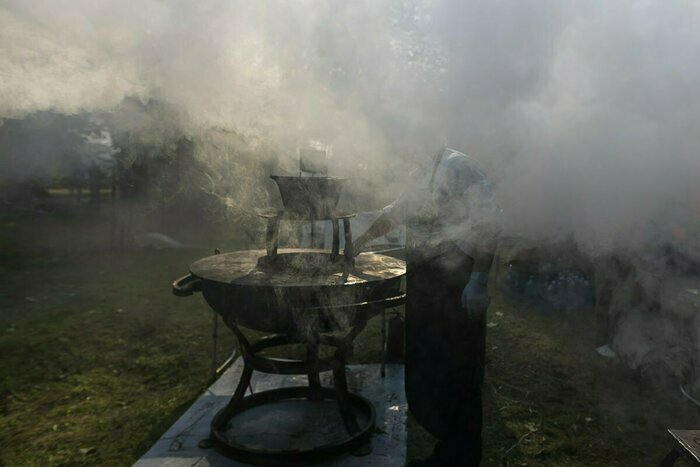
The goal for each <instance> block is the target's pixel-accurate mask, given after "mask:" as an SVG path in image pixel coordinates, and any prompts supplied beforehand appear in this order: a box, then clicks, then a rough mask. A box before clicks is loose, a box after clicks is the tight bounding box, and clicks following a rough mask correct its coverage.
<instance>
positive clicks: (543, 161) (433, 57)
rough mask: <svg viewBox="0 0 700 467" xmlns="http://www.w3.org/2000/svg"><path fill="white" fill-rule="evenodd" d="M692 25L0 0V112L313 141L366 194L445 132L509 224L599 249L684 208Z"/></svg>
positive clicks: (338, 5)
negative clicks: (488, 184)
mask: <svg viewBox="0 0 700 467" xmlns="http://www.w3.org/2000/svg"><path fill="white" fill-rule="evenodd" d="M699 19H700V8H699V7H698V6H697V5H696V4H695V3H694V2H692V1H682V0H671V1H648V2H633V1H622V2H615V3H614V4H607V3H606V4H605V5H602V4H600V3H599V2H586V1H582V2H573V1H546V0H545V1H541V0H538V1H534V0H531V1H515V0H512V1H499V2H491V1H485V0H471V1H437V0H436V1H429V0H415V1H398V0H383V1H376V0H361V1H356V2H345V1H339V0H335V1H315V0H299V1H293V2H289V1H280V0H278V1H266V2H248V1H242V0H241V1H230V0H226V1H218V0H212V1H205V2H194V3H193V2H177V1H174V2H161V1H154V0H151V1H139V2H135V1H134V2H130V1H102V2H93V1H87V0H74V1H70V2H67V1H61V2H48V3H47V2H40V1H32V0H21V1H19V0H17V1H7V0H6V1H3V2H2V3H0V31H1V32H0V34H1V36H0V37H1V40H0V70H2V71H1V72H0V73H2V79H0V118H8V117H13V118H21V117H23V116H26V115H28V114H30V113H32V112H35V111H40V110H52V111H55V112H60V113H67V114H71V113H76V112H80V111H99V112H109V111H110V110H111V109H114V108H116V106H118V105H119V103H120V102H121V101H122V100H123V99H124V98H125V97H128V96H137V97H138V98H140V99H142V100H144V101H145V100H148V99H158V100H162V101H165V102H168V103H170V104H171V105H173V106H174V107H175V108H177V109H179V110H178V111H179V115H178V116H177V124H178V125H179V126H180V127H181V128H182V129H183V131H185V132H186V133H188V134H193V135H198V134H205V133H206V132H207V131H209V130H210V129H211V128H223V129H229V130H232V131H235V132H236V133H237V134H240V135H245V137H246V139H247V141H248V143H249V144H252V145H253V146H255V145H256V144H264V145H266V146H267V147H269V148H271V149H272V150H273V151H276V152H277V153H278V154H281V155H283V156H290V155H292V154H293V151H294V148H296V147H299V146H304V145H306V144H308V141H309V140H311V139H316V140H322V141H324V142H328V143H332V144H333V148H334V150H333V153H334V160H333V164H334V166H335V169H336V170H337V171H339V172H344V173H353V174H354V176H356V177H366V178H373V179H375V180H388V181H390V182H391V183H389V186H390V187H391V188H390V189H389V191H390V193H388V194H382V195H381V196H380V198H381V199H380V200H378V201H377V203H376V204H377V205H381V204H383V203H384V202H386V201H388V198H390V196H391V195H392V194H394V193H395V191H396V190H397V189H398V183H396V181H397V180H400V179H401V178H402V176H403V174H404V173H405V172H406V169H405V167H406V164H405V162H406V161H412V160H416V159H420V158H421V157H423V155H425V154H431V153H432V152H434V149H435V146H437V145H439V144H443V143H447V144H449V145H451V146H453V147H457V148H460V149H463V150H464V151H465V152H468V153H470V154H472V155H474V156H476V157H477V158H478V159H480V160H482V161H483V162H484V165H485V166H486V167H487V170H488V171H489V172H490V173H491V175H492V177H494V178H495V181H496V184H497V187H498V192H499V197H500V201H501V204H502V206H503V207H504V208H505V210H506V211H507V212H508V216H507V218H508V220H509V223H510V225H509V227H510V229H512V230H513V231H518V232H526V233H528V234H533V235H536V236H541V235H546V236H550V237H558V236H561V235H566V234H568V233H573V234H574V235H575V236H576V239H577V240H578V241H579V242H580V243H581V244H582V245H584V246H588V247H590V248H596V249H600V248H603V247H608V246H610V245H614V244H615V243H616V242H617V241H618V240H620V239H625V241H628V240H629V238H630V237H629V236H630V233H631V232H639V231H640V230H639V229H644V228H646V226H647V225H648V224H649V223H650V222H651V221H653V220H659V219H661V218H662V217H663V216H666V213H668V212H669V209H668V207H669V206H673V207H674V209H676V208H677V209H687V210H689V211H690V212H692V209H693V207H692V203H693V202H695V203H700V201H697V200H695V201H692V199H693V198H692V196H693V195H692V189H693V185H694V183H695V180H696V179H697V177H698V176H699V175H700V157H698V154H697V151H698V148H699V147H700V145H699V144H698V143H699V141H698V139H699V138H700V132H698V131H695V129H694V126H695V124H696V122H697V121H698V120H699V117H700V91H699V90H698V88H697V85H696V83H697V82H700V65H698V64H697V63H700V62H698V60H697V58H698V56H697V50H700V27H699V26H700V24H698V23H699ZM127 120H128V119H127ZM174 120H175V119H174ZM207 157H211V156H210V155H208V156H207ZM358 173H359V174H360V175H358ZM375 207H376V206H375ZM677 209H676V210H677Z"/></svg>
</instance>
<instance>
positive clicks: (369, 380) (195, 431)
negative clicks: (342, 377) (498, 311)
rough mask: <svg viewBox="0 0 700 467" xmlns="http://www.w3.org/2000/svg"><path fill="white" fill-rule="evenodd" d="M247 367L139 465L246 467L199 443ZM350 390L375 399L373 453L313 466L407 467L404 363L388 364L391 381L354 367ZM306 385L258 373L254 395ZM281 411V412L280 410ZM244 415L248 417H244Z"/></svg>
mask: <svg viewBox="0 0 700 467" xmlns="http://www.w3.org/2000/svg"><path fill="white" fill-rule="evenodd" d="M242 368H243V363H242V361H241V360H240V359H239V360H237V361H236V363H234V364H233V365H232V366H231V367H230V368H229V369H228V370H226V372H224V374H223V375H222V376H221V377H220V378H219V379H218V380H217V381H216V382H215V383H214V384H212V385H211V387H210V388H209V389H207V391H206V392H205V393H204V394H202V396H201V397H200V398H199V399H197V401H196V402H195V403H194V404H193V405H192V406H191V407H190V408H189V409H188V410H187V411H186V412H185V413H184V414H183V415H182V417H180V419H179V420H178V421H177V422H175V424H174V425H173V426H172V427H170V429H169V430H168V431H167V432H166V433H165V434H164V435H163V436H162V437H161V439H160V440H158V441H157V442H156V443H155V444H154V445H153V446H152V447H151V449H150V450H149V451H148V452H147V453H146V454H144V456H143V457H142V458H141V459H139V460H138V461H137V462H136V464H134V465H135V466H136V467H154V466H168V467H184V466H188V467H189V466H192V467H194V466H197V467H204V466H243V465H245V464H241V463H239V462H236V461H233V460H231V459H228V458H226V457H224V456H222V455H221V454H219V453H218V452H216V451H215V450H213V449H206V450H205V449H200V448H199V447H198V446H197V443H199V441H200V440H201V439H203V438H206V437H208V435H209V424H210V422H211V419H212V417H213V416H214V414H215V413H216V412H217V411H218V410H219V409H220V408H222V407H223V406H224V405H226V403H227V402H228V400H229V398H230V396H231V394H233V391H234V389H235V387H236V384H237V382H238V379H239V377H240V374H241V371H242ZM347 375H348V385H349V387H350V390H351V391H352V392H354V393H356V394H359V395H362V396H364V397H366V398H367V399H369V400H370V401H372V403H373V404H374V406H375V410H376V417H377V430H376V433H375V434H374V436H373V437H372V453H371V454H369V455H368V456H364V457H355V456H353V455H351V454H346V455H342V456H338V457H335V458H332V459H328V460H325V461H323V462H320V463H316V464H314V465H318V466H333V467H372V466H377V467H378V466H382V467H403V466H404V464H405V462H406V416H407V405H406V398H405V396H404V388H403V365H387V369H386V377H384V378H382V377H381V376H380V374H379V365H350V366H348V370H347ZM305 384H306V377H305V376H283V375H268V374H263V373H258V372H255V373H254V375H253V380H252V382H251V386H252V388H253V391H254V392H259V391H264V390H267V389H274V388H278V387H282V386H301V385H305ZM321 384H323V385H324V386H330V385H331V374H330V373H323V374H322V377H321ZM279 409H281V408H278V410H279ZM241 415H243V414H241Z"/></svg>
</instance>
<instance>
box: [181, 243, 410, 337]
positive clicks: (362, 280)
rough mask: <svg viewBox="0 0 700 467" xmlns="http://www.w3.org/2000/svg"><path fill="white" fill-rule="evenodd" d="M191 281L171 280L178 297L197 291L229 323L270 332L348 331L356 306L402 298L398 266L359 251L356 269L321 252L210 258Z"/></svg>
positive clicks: (401, 263)
mask: <svg viewBox="0 0 700 467" xmlns="http://www.w3.org/2000/svg"><path fill="white" fill-rule="evenodd" d="M190 273H191V275H190V276H186V277H184V278H181V279H178V280H177V281H175V283H173V291H174V293H175V294H177V295H188V294H191V293H192V292H194V291H199V290H201V291H202V294H203V295H204V298H205V300H206V301H207V303H208V304H209V306H211V307H212V308H213V309H214V310H215V311H217V312H218V313H219V314H221V315H222V317H223V318H224V321H226V322H227V323H235V324H237V325H238V326H243V327H246V328H250V329H256V330H259V331H265V332H272V333H302V334H305V333H306V332H307V331H309V330H314V331H318V330H321V331H333V330H336V329H344V328H348V327H350V326H351V325H352V324H353V323H354V321H355V319H356V316H355V314H354V312H355V311H356V309H358V308H360V307H362V305H363V304H365V303H368V302H369V303H372V302H381V301H382V300H386V299H390V298H393V297H396V296H398V295H400V294H401V290H400V289H401V280H402V277H403V276H404V275H405V273H406V265H405V263H404V261H402V260H400V259H398V258H394V257H391V256H386V255H381V254H376V253H361V254H359V255H358V256H357V258H355V261H354V264H353V263H348V262H346V261H345V260H344V258H343V257H340V258H338V259H337V260H336V261H332V260H331V257H330V253H329V252H328V251H324V250H312V249H293V250H284V249H283V250H280V251H279V252H278V256H277V258H276V260H275V261H274V263H269V262H268V261H267V257H266V255H265V250H246V251H236V252H231V253H225V254H220V255H213V256H209V257H206V258H202V259H200V260H198V261H195V262H194V263H193V264H192V265H191V266H190Z"/></svg>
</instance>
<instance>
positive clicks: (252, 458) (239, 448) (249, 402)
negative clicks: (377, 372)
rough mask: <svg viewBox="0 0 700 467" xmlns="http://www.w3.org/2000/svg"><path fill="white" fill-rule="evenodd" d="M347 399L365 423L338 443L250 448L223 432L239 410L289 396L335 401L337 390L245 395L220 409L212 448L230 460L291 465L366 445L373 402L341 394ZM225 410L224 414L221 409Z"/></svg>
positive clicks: (214, 423) (372, 424) (371, 425)
mask: <svg viewBox="0 0 700 467" xmlns="http://www.w3.org/2000/svg"><path fill="white" fill-rule="evenodd" d="M344 397H345V398H346V402H347V403H349V404H350V405H351V406H352V407H354V408H357V409H360V410H361V411H362V412H363V413H364V415H365V417H364V418H365V419H366V420H367V421H366V423H364V426H360V427H359V430H358V431H357V432H356V433H353V434H348V437H347V438H345V439H344V440H342V441H340V442H333V443H328V444H322V445H319V446H315V447H313V448H309V449H281V450H266V449H259V448H253V447H250V446H246V445H244V444H241V443H236V442H235V441H232V440H230V439H228V438H227V437H226V436H225V435H224V433H223V431H225V430H226V429H227V427H229V426H230V423H231V421H232V420H233V418H234V417H235V416H236V415H237V414H240V413H241V412H243V411H245V410H248V409H251V408H253V407H259V406H262V405H265V404H269V403H273V402H279V401H282V400H289V399H306V400H319V398H320V399H331V400H338V392H337V391H336V390H334V389H331V388H325V387H320V388H311V387H308V386H299V387H287V388H278V389H272V390H269V391H263V392H258V393H255V394H252V395H249V396H246V397H244V398H243V399H242V400H241V401H240V402H239V403H237V404H236V405H235V407H229V408H228V409H227V408H224V409H222V410H221V411H219V412H218V413H217V414H216V415H215V416H214V419H213V421H212V426H211V437H210V439H211V440H212V441H213V442H214V447H215V448H216V449H217V451H219V452H221V453H222V454H224V455H225V456H227V457H230V458H231V459H235V460H237V461H240V462H245V463H249V464H254V465H261V464H262V465H270V466H291V465H299V464H300V463H304V462H309V461H312V460H317V459H319V458H323V457H327V456H332V455H337V454H341V453H345V452H350V451H353V450H356V449H358V448H360V447H362V446H363V445H366V444H367V443H368V442H369V440H370V438H371V436H372V432H373V431H374V427H375V411H374V406H373V405H372V403H371V402H370V401H369V400H367V399H365V398H364V397H362V396H359V395H357V394H353V393H346V394H344ZM224 411H227V412H228V413H227V414H226V415H227V416H226V417H222V416H221V415H222V412H224Z"/></svg>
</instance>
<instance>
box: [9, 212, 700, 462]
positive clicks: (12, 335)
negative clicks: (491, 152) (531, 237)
mask: <svg viewBox="0 0 700 467" xmlns="http://www.w3.org/2000/svg"><path fill="white" fill-rule="evenodd" d="M104 228H105V226H104V225H102V224H100V223H99V222H98V223H97V224H95V223H89V224H87V223H83V221H79V220H76V219H65V218H53V217H51V216H48V215H42V216H23V217H22V216H13V217H8V216H5V217H4V218H2V219H0V355H2V358H1V359H0V465H3V466H25V465H29V466H31V465H36V466H80V465H120V466H121V465H129V464H130V463H132V462H133V461H135V460H136V459H138V458H139V457H140V455H142V454H143V453H144V452H145V451H146V450H147V448H148V447H149V446H150V445H151V444H152V443H153V442H154V441H155V440H156V439H158V438H159V436H160V435H161V434H162V432H163V431H165V429H166V428H167V427H168V426H169V425H170V424H171V423H172V422H173V421H174V420H176V419H177V417H178V416H179V415H180V414H181V413H182V412H183V411H184V410H185V409H186V408H187V407H188V406H189V404H190V403H191V402H192V401H193V400H194V399H195V398H196V397H197V396H198V395H199V394H200V393H201V391H202V390H203V389H204V388H205V387H207V385H208V384H209V383H210V375H211V332H212V330H211V327H212V313H211V311H210V310H208V309H207V307H206V305H205V303H204V301H203V300H201V298H199V297H189V298H185V299H183V298H178V297H174V296H173V295H172V294H171V293H170V284H171V282H172V281H173V280H174V279H175V278H177V277H179V276H181V275H183V274H185V273H186V271H187V266H188V264H189V263H190V262H192V261H193V260H194V259H197V258H199V257H201V256H204V255H207V254H210V252H211V249H195V248H189V249H175V250H128V251H120V252H114V251H110V250H109V249H107V248H106V247H102V246H101V245H102V244H101V241H100V240H99V239H100V238H102V237H101V233H103V231H104ZM213 246H219V247H222V250H224V249H226V247H227V245H213ZM496 283H497V281H495V280H493V281H492V284H493V286H492V288H493V290H492V300H493V301H492V305H491V308H490V310H489V323H490V327H489V328H488V332H489V335H488V344H487V349H488V365H487V377H486V382H485V385H484V390H483V391H484V401H485V409H484V413H485V428H484V465H487V466H504V465H509V466H519V465H528V466H634V467H636V466H644V465H652V466H653V465H658V462H659V461H660V459H661V458H662V457H663V455H664V454H665V453H666V452H667V451H668V450H669V449H670V447H671V446H672V443H671V440H670V438H669V436H668V435H667V434H666V433H665V430H666V428H669V427H675V428H693V427H694V428H697V427H698V415H699V414H700V411H699V410H698V408H697V406H695V405H692V404H691V403H689V402H688V401H687V400H685V399H683V398H682V397H681V396H680V392H679V390H678V389H677V388H674V387H670V388H662V389H660V388H653V387H651V386H649V385H647V384H646V383H645V382H643V381H641V380H639V378H638V377H637V376H636V375H635V374H634V373H632V372H630V371H628V370H626V369H625V368H623V367H622V366H621V364H620V363H618V362H617V361H615V360H609V359H603V358H601V357H599V356H598V355H597V354H596V353H595V352H594V349H593V347H594V344H593V343H594V338H593V330H594V322H593V315H592V311H591V310H587V309H582V310H573V311H569V312H566V313H564V312H561V313H549V314H542V313H539V312H536V311H533V310H528V309H526V308H524V307H521V306H518V305H517V304H514V303H508V302H505V301H503V300H502V298H501V297H500V295H499V293H498V290H497V289H498V288H497V287H496ZM220 330H221V334H222V338H221V339H220V355H223V354H225V353H227V352H228V351H229V350H230V348H231V346H232V345H233V339H232V338H231V337H230V336H229V333H228V332H227V331H226V329H225V328H224V327H223V326H221V327H220ZM356 344H357V348H356V355H355V358H356V360H357V361H358V362H376V361H378V360H379V355H380V354H379V322H378V320H373V321H372V322H371V323H370V325H369V326H368V328H367V329H366V330H365V331H364V332H363V333H362V334H361V335H360V337H359V338H358V340H357V342H356ZM431 445H432V440H431V439H430V436H429V435H427V434H426V433H425V432H423V431H422V430H421V429H420V428H419V427H417V426H416V425H415V424H414V423H413V422H410V424H409V446H408V449H409V456H410V457H421V456H424V455H427V454H428V453H429V452H430V449H431ZM677 465H679V466H681V465H690V464H682V463H681V462H679V463H678V464H677Z"/></svg>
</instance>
